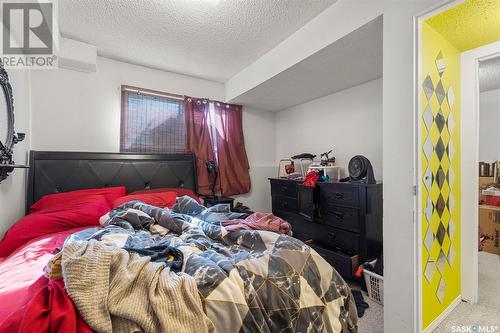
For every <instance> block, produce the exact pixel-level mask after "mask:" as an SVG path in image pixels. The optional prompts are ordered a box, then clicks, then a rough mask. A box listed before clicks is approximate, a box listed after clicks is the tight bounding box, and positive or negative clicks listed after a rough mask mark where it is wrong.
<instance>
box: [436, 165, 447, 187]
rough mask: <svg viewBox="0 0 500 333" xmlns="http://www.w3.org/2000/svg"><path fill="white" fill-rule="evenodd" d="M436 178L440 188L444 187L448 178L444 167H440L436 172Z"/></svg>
mask: <svg viewBox="0 0 500 333" xmlns="http://www.w3.org/2000/svg"><path fill="white" fill-rule="evenodd" d="M436 180H437V184H438V186H439V188H440V189H442V188H443V184H444V181H445V180H446V175H445V174H444V170H443V168H439V169H438V172H437V173H436Z"/></svg>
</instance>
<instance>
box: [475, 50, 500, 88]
mask: <svg viewBox="0 0 500 333" xmlns="http://www.w3.org/2000/svg"><path fill="white" fill-rule="evenodd" d="M494 89H500V57H496V58H492V59H488V60H485V61H481V62H480V63H479V91H488V90H494Z"/></svg>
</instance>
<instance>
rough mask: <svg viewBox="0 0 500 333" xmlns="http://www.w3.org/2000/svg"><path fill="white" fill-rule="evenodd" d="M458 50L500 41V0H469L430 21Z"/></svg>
mask: <svg viewBox="0 0 500 333" xmlns="http://www.w3.org/2000/svg"><path fill="white" fill-rule="evenodd" d="M427 23H429V25H430V26H432V27H433V28H434V29H435V30H436V31H437V32H439V33H440V34H441V35H442V36H443V37H444V38H446V39H447V40H448V41H449V42H450V43H452V44H453V45H454V46H455V47H456V48H457V49H458V50H459V51H462V52H463V51H467V50H471V49H475V48H477V47H479V46H482V45H486V44H490V43H493V42H495V41H499V40H500V0H466V1H465V2H463V3H461V4H459V5H457V6H455V7H453V8H451V9H449V10H447V11H444V12H442V13H441V14H438V15H436V16H433V17H431V18H430V19H428V20H427Z"/></svg>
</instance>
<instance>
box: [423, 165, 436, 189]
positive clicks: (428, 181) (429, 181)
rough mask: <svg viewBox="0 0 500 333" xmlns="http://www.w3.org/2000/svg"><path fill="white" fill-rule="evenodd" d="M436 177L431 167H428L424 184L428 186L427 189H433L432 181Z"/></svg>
mask: <svg viewBox="0 0 500 333" xmlns="http://www.w3.org/2000/svg"><path fill="white" fill-rule="evenodd" d="M433 179H434V176H433V175H432V170H431V169H430V168H427V170H426V171H425V174H424V184H425V187H426V188H427V191H430V190H431V185H432V181H433Z"/></svg>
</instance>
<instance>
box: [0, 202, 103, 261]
mask: <svg viewBox="0 0 500 333" xmlns="http://www.w3.org/2000/svg"><path fill="white" fill-rule="evenodd" d="M110 208H111V207H110V205H109V204H108V201H107V200H106V197H105V196H104V195H92V196H86V197H84V198H76V199H74V200H72V201H71V202H67V203H66V206H65V207H59V208H55V207H51V208H49V209H47V210H41V211H37V212H36V213H32V214H29V215H26V216H25V217H23V218H21V219H20V220H19V221H17V222H16V223H15V224H14V225H13V226H12V227H11V228H10V229H9V230H8V231H7V233H6V234H5V236H4V238H3V239H2V242H0V257H5V256H8V255H9V254H11V253H12V252H13V251H14V250H15V249H17V248H18V247H19V246H21V245H23V244H24V243H26V242H27V241H29V240H31V239H33V238H36V237H39V236H42V235H46V234H51V233H55V232H59V231H64V230H69V229H72V228H75V227H84V226H94V225H99V218H100V217H101V216H103V215H104V214H106V213H107V212H109V210H110Z"/></svg>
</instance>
